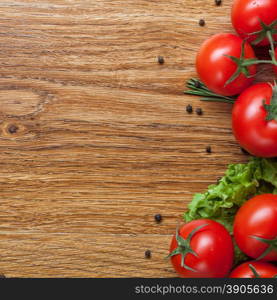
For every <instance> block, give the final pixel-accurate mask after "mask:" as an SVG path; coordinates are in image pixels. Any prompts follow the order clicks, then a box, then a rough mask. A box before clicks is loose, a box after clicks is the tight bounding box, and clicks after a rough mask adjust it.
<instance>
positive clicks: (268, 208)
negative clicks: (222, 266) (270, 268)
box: [234, 194, 277, 261]
mask: <svg viewBox="0 0 277 300" xmlns="http://www.w3.org/2000/svg"><path fill="white" fill-rule="evenodd" d="M234 237H235V240H236V243H237V245H238V246H239V248H240V249H241V251H243V252H244V253H245V254H247V255H248V256H250V257H252V258H256V259H259V258H260V257H261V256H263V258H261V260H264V261H277V195H272V194H263V195H259V196H256V197H254V198H252V199H251V200H248V201H247V202H245V204H244V205H243V206H242V207H241V208H240V209H239V210H238V212H237V214H236V216H235V221H234ZM260 238H262V239H266V241H268V242H266V241H261V240H260ZM269 242H270V243H271V244H269ZM266 253H267V254H266ZM265 254H266V255H265Z"/></svg>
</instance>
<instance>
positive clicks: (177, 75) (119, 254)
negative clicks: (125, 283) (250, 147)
mask: <svg viewBox="0 0 277 300" xmlns="http://www.w3.org/2000/svg"><path fill="white" fill-rule="evenodd" d="M230 5H231V0H224V1H223V5H222V6H221V7H216V6H215V5H214V1H213V0H209V1H207V0H194V1H190V0H174V1H173V0H172V1H171V0H170V1H169V0H159V1H150V0H136V1H134V0H74V1H70V0H51V1H39V0H38V1H34V0H22V1H0V35H1V39H0V163H1V169H0V205H1V206H0V220H1V222H0V251H1V259H0V273H4V274H5V275H6V276H7V277H15V276H17V277H54V276H55V277H86V276H87V277H134V276H135V277H136V276H141V277H172V276H176V274H175V273H174V272H173V270H172V268H171V266H170V263H169V262H168V261H165V260H164V257H165V255H166V254H167V251H168V246H169V242H170V239H171V234H172V233H173V232H174V230H175V227H176V224H177V222H178V221H180V219H181V216H182V214H183V212H184V211H185V209H186V204H187V203H188V202H189V201H190V200H191V198H192V195H193V193H195V192H200V191H202V190H204V189H205V188H206V187H207V185H208V184H211V183H213V182H214V181H216V179H217V178H218V177H219V176H221V175H222V174H223V173H224V171H225V168H226V166H227V164H229V163H235V162H242V161H246V160H247V157H245V156H244V155H243V154H242V153H241V151H240V149H239V146H238V145H237V144H236V142H235V140H234V138H233V136H232V132H231V126H230V111H231V107H230V106H229V105H227V104H213V103H201V102H200V101H199V100H198V99H197V98H194V97H189V96H184V95H183V90H184V83H185V81H186V79H188V78H190V77H194V76H196V74H195V70H194V57H195V53H196V50H197V49H198V47H199V45H200V44H201V42H202V41H203V40H204V39H205V38H207V37H208V36H210V35H212V34H213V33H216V32H218V31H219V30H220V31H222V30H223V31H226V32H231V31H232V29H231V25H230V20H229V15H228V14H229V9H230ZM200 18H204V19H205V20H206V26H205V27H199V26H198V20H199V19H200ZM158 55H162V56H164V58H165V63H164V64H163V65H159V64H158V63H157V56H158ZM264 73H267V75H265V78H266V77H267V76H268V77H269V76H270V72H264ZM261 76H263V75H261ZM189 103H190V104H192V105H193V106H194V108H196V107H200V106H201V107H202V109H203V111H204V114H203V116H197V115H196V114H192V115H188V114H186V112H185V106H186V105H187V104H189ZM208 145H211V147H212V153H211V154H207V153H206V151H205V148H206V146H208ZM156 213H160V214H162V216H163V222H162V223H161V224H156V223H155V221H154V218H153V216H154V215H155V214H156ZM146 249H151V250H152V258H151V259H148V260H147V259H145V258H144V251H145V250H146Z"/></svg>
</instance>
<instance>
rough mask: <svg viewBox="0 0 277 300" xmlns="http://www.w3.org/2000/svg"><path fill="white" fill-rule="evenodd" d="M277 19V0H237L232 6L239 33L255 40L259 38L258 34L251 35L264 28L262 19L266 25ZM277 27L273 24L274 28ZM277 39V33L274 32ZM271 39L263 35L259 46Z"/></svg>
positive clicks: (235, 25) (233, 20)
mask: <svg viewBox="0 0 277 300" xmlns="http://www.w3.org/2000/svg"><path fill="white" fill-rule="evenodd" d="M276 19H277V4H276V0H235V1H234V2H233V7H232V23H233V27H234V28H235V30H236V31H237V33H238V34H239V35H240V36H241V37H242V38H243V39H245V38H248V41H249V42H253V41H255V40H256V39H257V38H258V35H257V34H254V35H249V34H252V33H255V32H258V31H261V30H262V27H261V23H260V21H262V22H263V23H264V24H266V25H270V24H272V23H273V22H274V21H276ZM274 28H275V29H276V28H277V24H276V26H273V29H274ZM273 39H274V40H275V41H277V34H273ZM268 44H269V41H268V39H267V38H266V37H265V36H261V39H260V42H259V43H258V44H257V45H259V46H264V45H268Z"/></svg>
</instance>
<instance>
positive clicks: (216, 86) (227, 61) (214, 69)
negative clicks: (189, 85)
mask: <svg viewBox="0 0 277 300" xmlns="http://www.w3.org/2000/svg"><path fill="white" fill-rule="evenodd" d="M242 48H244V51H245V53H244V59H250V58H251V59H256V57H255V54H254V51H253V49H252V47H251V46H250V45H249V44H248V43H245V45H244V47H243V40H242V39H241V38H240V37H238V36H236V35H234V34H230V33H226V34H225V33H220V34H216V35H214V36H212V37H211V38H209V39H208V40H206V41H205V42H204V43H203V44H202V46H201V47H200V50H199V52H198V54H197V57H196V69H197V73H198V76H199V78H200V80H201V81H202V82H204V83H205V85H206V86H207V87H208V88H209V89H210V90H212V91H213V92H215V93H217V94H220V95H224V96H231V95H237V94H239V93H241V92H242V91H243V90H244V89H245V88H246V87H248V86H249V85H250V84H251V83H252V81H253V79H254V75H255V74H256V65H251V66H248V67H245V71H246V72H248V73H249V74H248V76H246V75H245V74H243V73H242V72H240V73H239V74H238V77H237V78H236V79H235V80H233V81H232V82H230V83H228V80H230V78H231V77H232V76H233V75H234V73H235V72H236V71H237V69H238V66H237V64H236V63H235V62H234V61H233V60H232V59H231V58H230V57H227V56H226V55H228V56H233V57H236V58H240V57H241V53H242ZM227 83H228V84H227Z"/></svg>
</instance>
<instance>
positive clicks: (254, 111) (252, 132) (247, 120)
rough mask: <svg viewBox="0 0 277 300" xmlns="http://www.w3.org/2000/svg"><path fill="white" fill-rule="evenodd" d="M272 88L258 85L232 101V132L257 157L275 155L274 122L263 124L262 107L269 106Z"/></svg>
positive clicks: (275, 126)
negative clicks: (233, 102)
mask: <svg viewBox="0 0 277 300" xmlns="http://www.w3.org/2000/svg"><path fill="white" fill-rule="evenodd" d="M272 96H273V88H272V86H270V85H269V84H268V83H258V84H255V85H253V86H251V87H249V88H248V89H246V90H245V91H244V92H243V93H242V94H241V95H240V96H239V97H238V99H237V100H236V102H235V104H234V107H233V112H232V125H233V133H234V136H235V138H236V139H237V141H238V143H239V144H240V145H241V146H242V147H243V148H244V149H246V150H247V151H248V152H249V153H251V154H253V155H255V156H260V157H276V156H277V122H276V121H275V120H271V121H267V120H266V115H267V111H266V109H265V108H264V105H263V103H264V101H265V103H266V104H270V103H271V101H272V100H271V99H272V98H273V97H272Z"/></svg>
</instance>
